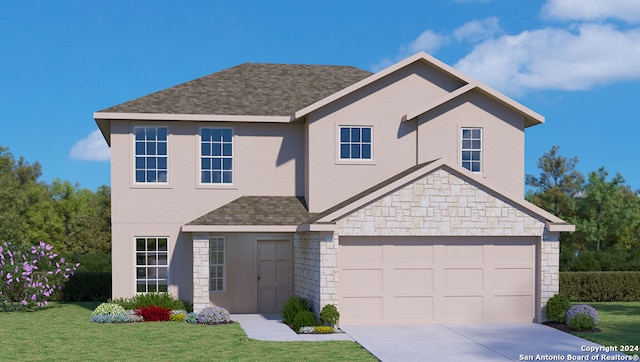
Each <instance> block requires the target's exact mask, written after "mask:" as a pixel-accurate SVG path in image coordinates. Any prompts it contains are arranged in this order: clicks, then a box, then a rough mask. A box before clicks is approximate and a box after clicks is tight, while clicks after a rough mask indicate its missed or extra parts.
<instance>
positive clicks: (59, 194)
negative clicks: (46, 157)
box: [0, 146, 111, 261]
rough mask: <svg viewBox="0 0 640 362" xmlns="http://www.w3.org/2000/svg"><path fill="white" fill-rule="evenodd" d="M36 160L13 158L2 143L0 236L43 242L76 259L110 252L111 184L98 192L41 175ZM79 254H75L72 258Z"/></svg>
mask: <svg viewBox="0 0 640 362" xmlns="http://www.w3.org/2000/svg"><path fill="white" fill-rule="evenodd" d="M41 174H42V169H41V166H40V164H39V163H38V162H35V163H29V162H27V161H26V160H25V159H24V158H22V157H20V158H19V159H17V160H16V159H15V158H14V156H13V155H12V154H11V152H9V149H8V148H6V147H2V146H0V242H11V243H18V244H22V245H35V244H37V243H39V242H41V241H42V242H45V243H46V244H49V245H51V246H52V247H53V249H54V250H55V252H56V253H59V254H62V255H67V256H70V259H72V260H73V261H78V260H77V259H79V258H80V256H81V255H85V254H101V255H104V254H106V253H109V252H110V246H111V189H110V187H109V186H100V187H99V188H98V189H97V190H96V191H95V192H94V191H91V190H88V189H85V188H80V187H79V185H78V184H73V183H71V182H69V181H62V180H59V179H56V180H54V181H53V182H52V183H51V184H47V183H45V182H43V181H40V176H41ZM74 259H76V260H74Z"/></svg>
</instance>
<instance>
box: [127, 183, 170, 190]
mask: <svg viewBox="0 0 640 362" xmlns="http://www.w3.org/2000/svg"><path fill="white" fill-rule="evenodd" d="M129 188H132V189H172V188H173V186H171V185H170V184H168V183H167V184H151V183H149V184H144V183H134V184H131V185H129Z"/></svg>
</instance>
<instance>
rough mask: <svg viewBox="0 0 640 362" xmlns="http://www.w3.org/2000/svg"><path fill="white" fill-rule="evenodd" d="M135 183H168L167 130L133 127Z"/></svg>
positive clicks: (164, 128)
mask: <svg viewBox="0 0 640 362" xmlns="http://www.w3.org/2000/svg"><path fill="white" fill-rule="evenodd" d="M133 133H134V135H135V146H134V147H135V156H134V157H135V160H134V162H135V182H136V183H155V184H163V183H167V182H168V176H169V173H168V167H167V163H168V149H167V148H168V146H169V139H168V128H167V127H134V129H133Z"/></svg>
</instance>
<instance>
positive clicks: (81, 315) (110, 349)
mask: <svg viewBox="0 0 640 362" xmlns="http://www.w3.org/2000/svg"><path fill="white" fill-rule="evenodd" d="M98 304H99V303H52V304H51V305H50V306H48V307H45V308H42V309H36V310H34V311H31V312H16V313H7V312H0V336H1V337H0V338H1V339H2V345H3V346H2V352H1V357H0V359H2V360H7V361H11V360H13V361H53V360H64V361H113V360H118V361H123V360H124V361H134V360H135V361H137V360H147V361H205V360H206V361H212V360H222V361H262V360H266V361H283V360H291V361H326V360H334V361H375V360H376V359H375V358H374V357H373V356H372V355H371V354H369V352H367V351H366V350H364V349H363V348H361V347H360V345H358V344H357V343H355V342H350V341H330V342H267V341H256V340H252V339H249V338H247V336H246V334H245V333H244V331H243V330H242V328H240V325H239V324H238V323H233V324H227V325H217V326H206V325H195V324H189V323H184V322H148V323H129V324H101V323H91V322H89V320H90V318H91V312H92V310H93V309H94V308H95V307H96V306H97V305H98Z"/></svg>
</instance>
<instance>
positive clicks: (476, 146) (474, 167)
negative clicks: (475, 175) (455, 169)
mask: <svg viewBox="0 0 640 362" xmlns="http://www.w3.org/2000/svg"><path fill="white" fill-rule="evenodd" d="M461 139H462V147H461V162H462V167H464V168H466V169H467V170H469V171H472V172H482V128H463V129H462V138H461Z"/></svg>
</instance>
